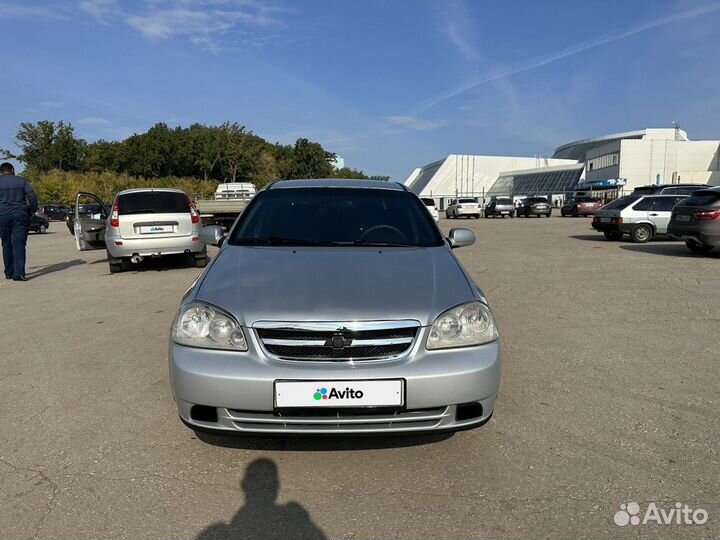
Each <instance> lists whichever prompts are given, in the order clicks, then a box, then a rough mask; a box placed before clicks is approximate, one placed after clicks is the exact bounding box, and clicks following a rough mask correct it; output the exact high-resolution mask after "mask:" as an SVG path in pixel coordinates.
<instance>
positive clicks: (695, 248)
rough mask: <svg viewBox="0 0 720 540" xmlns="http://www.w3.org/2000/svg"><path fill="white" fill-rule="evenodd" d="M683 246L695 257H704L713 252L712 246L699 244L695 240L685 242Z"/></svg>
mask: <svg viewBox="0 0 720 540" xmlns="http://www.w3.org/2000/svg"><path fill="white" fill-rule="evenodd" d="M685 246H686V247H687V248H688V249H689V250H690V251H692V252H693V253H695V254H696V255H706V254H708V253H710V252H711V251H712V250H713V246H708V245H707V244H700V243H698V242H695V240H685Z"/></svg>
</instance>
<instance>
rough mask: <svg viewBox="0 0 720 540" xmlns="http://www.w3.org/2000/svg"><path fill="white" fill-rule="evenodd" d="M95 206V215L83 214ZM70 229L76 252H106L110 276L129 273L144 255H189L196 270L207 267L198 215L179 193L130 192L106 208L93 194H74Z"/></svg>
mask: <svg viewBox="0 0 720 540" xmlns="http://www.w3.org/2000/svg"><path fill="white" fill-rule="evenodd" d="M88 206H93V207H96V208H97V209H98V211H97V213H94V214H92V213H90V214H88V213H83V212H81V209H82V208H84V207H88ZM73 228H74V231H75V243H76V245H77V248H78V249H79V250H80V251H86V250H91V249H106V250H107V253H108V264H109V265H110V272H111V273H115V272H121V271H123V270H129V269H130V268H131V267H132V264H133V263H139V262H140V261H142V260H143V259H144V258H145V257H161V256H165V255H177V254H182V253H184V254H187V255H188V256H190V257H192V259H191V260H192V262H193V263H194V264H195V266H197V267H200V268H204V267H205V266H206V265H207V260H208V259H207V247H206V246H205V245H204V244H203V243H202V242H200V228H201V224H200V216H199V214H198V212H197V210H196V209H195V205H194V204H193V202H192V200H191V199H190V197H188V196H187V195H186V194H185V193H184V192H183V191H180V190H178V189H166V188H152V189H150V188H142V189H128V190H125V191H121V192H119V193H118V194H117V195H116V196H115V200H114V202H113V204H112V206H110V207H108V206H106V205H105V204H104V203H103V202H102V201H101V200H100V199H99V198H98V197H97V196H96V195H93V194H92V193H78V195H77V198H76V200H75V216H74V223H73Z"/></svg>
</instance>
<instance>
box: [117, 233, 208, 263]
mask: <svg viewBox="0 0 720 540" xmlns="http://www.w3.org/2000/svg"><path fill="white" fill-rule="evenodd" d="M193 238H194V239H195V240H194V241H193ZM118 243H121V244H122V245H118ZM105 244H106V245H107V249H108V251H109V252H110V255H112V256H113V257H116V258H122V257H132V256H133V255H140V256H141V257H153V256H162V255H177V254H180V253H199V252H201V251H203V249H204V248H205V245H204V244H203V243H202V242H200V240H199V238H198V237H197V235H195V236H192V235H189V236H179V237H171V238H157V237H155V238H152V237H151V238H132V239H127V238H121V237H119V236H117V237H107V238H105Z"/></svg>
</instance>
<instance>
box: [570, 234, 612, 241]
mask: <svg viewBox="0 0 720 540" xmlns="http://www.w3.org/2000/svg"><path fill="white" fill-rule="evenodd" d="M568 238H574V239H575V240H586V241H588V242H609V240H606V239H605V237H604V236H603V235H602V234H575V235H572V236H569V237H568Z"/></svg>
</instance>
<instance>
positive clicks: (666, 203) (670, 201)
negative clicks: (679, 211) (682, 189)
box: [652, 197, 679, 212]
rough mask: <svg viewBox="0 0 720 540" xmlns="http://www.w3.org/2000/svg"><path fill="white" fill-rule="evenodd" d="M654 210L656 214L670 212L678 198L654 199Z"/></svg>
mask: <svg viewBox="0 0 720 540" xmlns="http://www.w3.org/2000/svg"><path fill="white" fill-rule="evenodd" d="M654 199H655V200H654V201H653V206H652V210H653V211H654V212H670V211H672V209H673V206H675V204H676V203H677V202H678V200H679V198H678V197H654Z"/></svg>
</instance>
